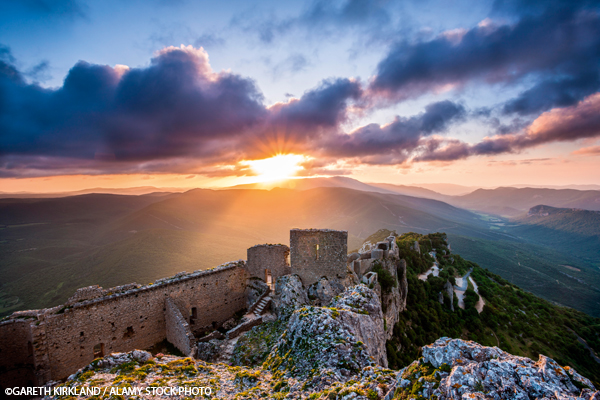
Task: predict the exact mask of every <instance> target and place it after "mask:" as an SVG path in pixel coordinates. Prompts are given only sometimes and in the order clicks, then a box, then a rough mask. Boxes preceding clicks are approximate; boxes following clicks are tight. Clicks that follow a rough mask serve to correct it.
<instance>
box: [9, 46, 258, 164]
mask: <svg viewBox="0 0 600 400" xmlns="http://www.w3.org/2000/svg"><path fill="white" fill-rule="evenodd" d="M0 71H1V75H0V105H1V107H0V130H1V131H2V132H3V135H2V136H1V137H0V154H1V155H5V154H13V155H15V154H22V155H25V154H26V155H44V156H58V157H75V158H85V159H93V158H94V156H95V154H96V153H99V154H104V155H105V154H114V157H115V159H116V160H118V161H127V160H148V159H154V158H165V157H174V156H186V155H188V154H199V153H200V154H201V153H202V152H203V144H204V143H205V142H207V141H210V140H212V139H224V138H227V137H229V136H232V135H238V134H241V133H243V132H244V131H245V130H247V129H249V128H251V127H252V126H254V125H256V124H257V123H259V122H260V121H261V119H262V118H264V117H265V115H266V111H265V109H264V106H263V105H262V95H261V93H260V92H259V90H258V89H257V88H256V86H255V84H254V82H253V81H251V80H248V79H245V78H242V77H240V76H238V75H234V74H230V73H219V74H215V73H213V72H212V70H211V69H210V66H209V65H208V58H207V56H206V54H205V53H204V52H203V51H201V50H195V49H192V48H181V49H178V48H170V49H168V50H165V51H163V52H161V53H160V54H159V55H158V56H157V57H155V58H154V59H153V60H152V63H151V65H150V66H149V67H147V68H141V69H131V70H125V69H120V70H119V69H118V68H111V67H108V66H100V65H91V64H88V63H85V62H79V63H78V64H77V65H75V66H74V67H73V68H72V69H71V70H70V71H69V74H68V75H67V77H66V78H65V81H64V84H63V86H62V87H60V88H59V89H57V90H48V89H43V88H41V87H39V86H37V85H29V84H26V83H25V81H24V80H23V77H22V75H21V74H20V73H19V72H18V71H16V69H15V68H14V67H12V66H10V65H8V64H6V63H3V64H1V65H0ZM207 151H208V150H207ZM102 157H105V156H102Z"/></svg>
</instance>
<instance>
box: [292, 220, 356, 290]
mask: <svg viewBox="0 0 600 400" xmlns="http://www.w3.org/2000/svg"><path fill="white" fill-rule="evenodd" d="M347 253H348V232H347V231H335V230H331V229H292V230H291V231H290V260H291V269H292V271H291V272H292V273H293V274H297V275H298V276H299V277H300V279H302V283H303V284H304V286H308V285H311V284H313V283H315V282H317V281H318V280H319V279H320V278H321V277H323V276H326V277H328V278H333V279H335V278H343V277H345V276H346V273H347V268H346V259H347Z"/></svg>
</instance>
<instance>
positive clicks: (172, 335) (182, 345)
mask: <svg viewBox="0 0 600 400" xmlns="http://www.w3.org/2000/svg"><path fill="white" fill-rule="evenodd" d="M165 309H166V310H165V322H166V324H165V326H166V329H167V332H166V335H167V340H168V341H169V342H171V343H172V344H173V345H174V346H175V347H177V348H178V349H179V351H181V352H182V353H183V354H185V355H192V354H195V352H196V349H195V348H194V343H195V341H196V340H195V337H194V334H193V333H192V330H191V329H190V325H189V324H188V323H187V321H186V320H185V318H184V317H183V315H182V314H181V311H179V309H178V308H177V306H176V305H175V303H173V300H171V298H170V297H167V298H166V299H165Z"/></svg>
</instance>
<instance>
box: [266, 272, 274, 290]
mask: <svg viewBox="0 0 600 400" xmlns="http://www.w3.org/2000/svg"><path fill="white" fill-rule="evenodd" d="M265 282H267V285H268V286H269V289H271V290H273V289H274V288H273V275H272V274H271V270H270V269H265Z"/></svg>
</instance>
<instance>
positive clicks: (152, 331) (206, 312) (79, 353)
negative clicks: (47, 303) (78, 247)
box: [0, 261, 248, 386]
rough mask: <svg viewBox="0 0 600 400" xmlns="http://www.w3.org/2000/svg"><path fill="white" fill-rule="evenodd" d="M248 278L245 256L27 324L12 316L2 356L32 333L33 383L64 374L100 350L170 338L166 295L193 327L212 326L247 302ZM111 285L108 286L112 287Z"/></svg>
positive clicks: (45, 313) (43, 314) (41, 315)
mask: <svg viewBox="0 0 600 400" xmlns="http://www.w3.org/2000/svg"><path fill="white" fill-rule="evenodd" d="M247 278H248V273H247V270H246V268H245V263H244V262H243V261H240V262H236V263H230V264H229V265H227V266H223V267H219V268H216V269H213V270H207V271H198V272H195V273H192V274H178V275H177V276H176V277H174V278H171V279H163V280H161V281H160V283H155V284H154V285H148V286H143V287H136V288H133V289H130V290H127V291H124V292H121V293H113V294H110V295H106V296H103V297H100V298H95V299H91V300H86V301H83V302H79V303H76V304H73V305H72V306H63V307H61V306H59V307H54V308H52V309H46V310H40V311H38V312H37V313H38V314H37V317H35V318H33V319H29V320H28V321H27V322H26V324H25V325H23V324H21V325H14V324H15V322H14V321H11V320H8V321H7V322H5V323H3V324H2V325H1V327H0V338H1V342H2V356H0V358H1V359H2V360H5V359H6V358H5V357H4V349H5V348H6V349H9V350H6V351H7V352H9V351H13V352H15V353H17V352H18V351H17V349H26V348H27V347H24V346H27V343H28V341H27V339H26V338H27V337H28V336H29V337H31V346H32V348H33V365H34V366H35V374H36V379H35V382H34V383H35V384H43V383H45V382H46V381H48V380H50V379H53V380H59V379H64V378H66V377H67V376H69V375H70V374H72V373H73V372H75V371H77V370H78V369H79V368H81V367H83V366H85V365H87V364H89V363H90V362H91V361H93V359H94V358H95V357H96V356H100V355H102V354H104V355H106V354H110V353H112V352H124V351H131V350H133V349H146V348H149V347H151V346H153V345H154V344H156V343H158V342H161V341H162V340H164V339H166V336H167V332H166V321H165V311H166V307H165V299H166V298H167V297H170V298H171V299H172V301H173V304H174V305H175V306H176V307H177V308H178V309H179V311H180V312H181V315H182V316H183V318H185V319H186V321H187V322H188V323H189V324H190V328H191V329H192V331H195V330H198V331H202V330H205V329H211V330H212V329H213V328H214V327H216V326H218V325H220V324H221V323H223V322H224V321H226V320H227V319H229V318H231V316H233V315H234V314H235V313H236V312H238V311H240V310H243V309H244V308H245V307H246V296H245V289H246V280H247ZM129 287H131V286H128V288H129ZM111 291H112V290H111V289H108V290H107V293H111ZM194 309H195V310H194ZM190 320H191V321H190ZM5 324H6V326H14V327H17V326H18V327H19V329H20V332H19V335H9V334H8V329H11V328H7V327H6V326H5ZM11 324H13V325H11ZM26 326H27V327H26ZM10 349H15V350H10ZM99 352H100V354H99ZM95 353H96V354H95ZM24 354H27V352H25V353H24ZM19 360H20V359H17V358H15V362H8V361H7V363H9V364H12V367H11V366H6V367H7V368H12V369H14V368H15V367H16V366H17V364H18V363H17V361H19ZM8 383H10V384H12V385H13V386H14V385H17V384H22V385H25V384H27V381H25V380H19V381H15V380H12V379H11V380H4V379H3V380H2V381H0V385H2V386H5V385H6V384H8Z"/></svg>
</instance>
